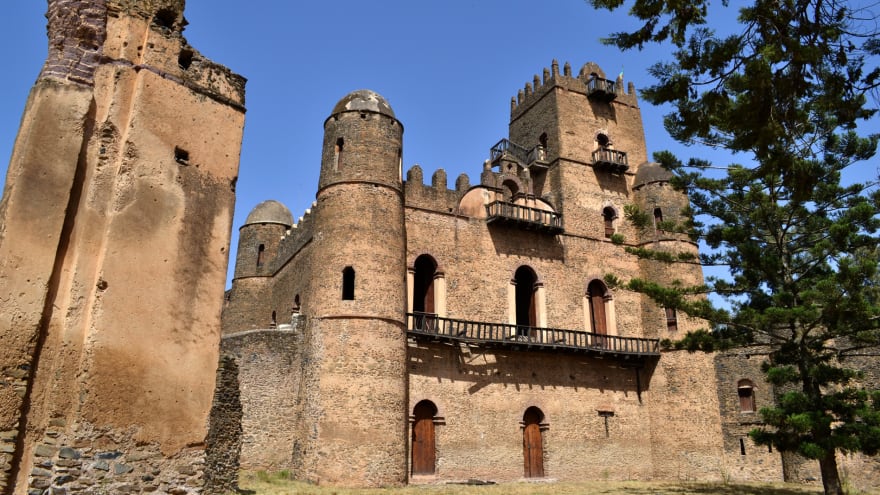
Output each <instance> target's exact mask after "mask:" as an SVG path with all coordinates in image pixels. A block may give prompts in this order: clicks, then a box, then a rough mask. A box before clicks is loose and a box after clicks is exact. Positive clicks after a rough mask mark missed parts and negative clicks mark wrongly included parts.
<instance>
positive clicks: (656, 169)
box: [633, 162, 672, 189]
mask: <svg viewBox="0 0 880 495" xmlns="http://www.w3.org/2000/svg"><path fill="white" fill-rule="evenodd" d="M671 178H672V172H670V171H669V170H666V169H665V168H663V166H662V165H660V164H659V163H656V162H644V163H642V164H641V165H639V170H638V171H637V172H636V177H635V180H634V181H633V189H639V188H641V187H642V186H644V185H647V184H652V183H654V182H669V179H671Z"/></svg>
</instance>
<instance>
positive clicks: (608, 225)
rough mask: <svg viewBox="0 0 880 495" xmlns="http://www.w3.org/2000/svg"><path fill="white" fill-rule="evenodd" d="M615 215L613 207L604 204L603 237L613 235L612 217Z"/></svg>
mask: <svg viewBox="0 0 880 495" xmlns="http://www.w3.org/2000/svg"><path fill="white" fill-rule="evenodd" d="M616 216H617V213H616V212H615V211H614V208H612V207H610V206H606V207H605V209H604V210H602V220H603V221H604V223H605V237H611V236H612V235H614V217H616Z"/></svg>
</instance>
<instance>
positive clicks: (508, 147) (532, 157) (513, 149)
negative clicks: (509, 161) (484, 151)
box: [489, 139, 547, 168]
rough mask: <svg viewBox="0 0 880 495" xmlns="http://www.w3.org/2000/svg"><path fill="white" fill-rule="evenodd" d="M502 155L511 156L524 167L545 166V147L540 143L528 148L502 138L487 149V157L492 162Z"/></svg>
mask: <svg viewBox="0 0 880 495" xmlns="http://www.w3.org/2000/svg"><path fill="white" fill-rule="evenodd" d="M504 156H507V157H510V158H513V159H514V160H516V161H517V162H519V164H520V165H522V166H524V167H539V168H547V148H545V147H544V146H541V145H540V144H539V145H537V146H535V147H534V148H532V149H528V148H526V147H524V146H520V145H518V144H516V143H514V142H513V141H510V140H508V139H502V140H501V141H498V142H497V143H495V146H492V147H491V148H490V149H489V159H490V160H491V161H492V163H493V164H494V163H495V162H496V161H497V160H500V159H501V158H502V157H504Z"/></svg>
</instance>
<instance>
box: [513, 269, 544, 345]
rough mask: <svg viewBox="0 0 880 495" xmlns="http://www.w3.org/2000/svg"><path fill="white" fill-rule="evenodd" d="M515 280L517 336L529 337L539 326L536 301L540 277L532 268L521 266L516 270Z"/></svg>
mask: <svg viewBox="0 0 880 495" xmlns="http://www.w3.org/2000/svg"><path fill="white" fill-rule="evenodd" d="M513 278H514V282H515V283H516V334H517V336H528V335H530V334H531V333H532V332H534V328H535V327H537V326H538V318H537V315H538V313H537V308H536V301H535V289H536V286H535V284H536V282H537V281H538V275H537V274H535V271H534V270H532V269H531V268H530V267H528V266H521V267H519V268H517V269H516V273H515V274H514V276H513Z"/></svg>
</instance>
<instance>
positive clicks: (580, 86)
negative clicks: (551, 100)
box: [510, 59, 637, 121]
mask: <svg viewBox="0 0 880 495" xmlns="http://www.w3.org/2000/svg"><path fill="white" fill-rule="evenodd" d="M623 82H624V81H623V73H622V72H621V74H620V75H619V76H618V77H617V79H616V80H610V79H607V78H606V76H605V72H604V71H603V70H602V69H601V68H600V67H599V66H598V65H597V64H595V63H593V62H587V63H586V64H584V65H583V67H581V70H580V72H579V73H578V75H577V76H574V75H573V73H572V70H571V64H569V63H568V62H565V64H564V65H563V67H562V73H561V74H560V72H559V62H558V61H557V60H556V59H553V61H552V62H551V64H550V68H549V69H548V68H547V67H544V70H543V72H542V77H538V75H537V74H535V75H534V77H533V78H532V81H531V82H526V84H525V86H524V87H523V89H521V90H519V92H518V93H517V94H516V96H512V97H511V98H510V120H511V121H513V120H515V119H516V118H518V117H519V116H520V115H522V114H523V113H524V112H525V111H526V110H527V109H528V108H529V107H531V106H532V105H533V104H534V103H535V102H537V101H538V100H540V99H541V98H543V97H544V96H546V95H547V93H549V92H550V91H551V90H552V89H554V88H563V89H565V90H568V91H573V92H577V93H583V94H584V95H585V96H587V97H589V98H598V99H599V100H602V101H606V102H611V101H613V100H617V101H620V102H622V103H625V104H629V105H633V106H635V105H636V103H637V101H636V90H635V85H634V84H633V83H629V84H628V85H627V87H626V90H625V91H624V85H623Z"/></svg>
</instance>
